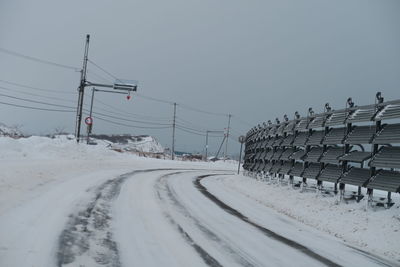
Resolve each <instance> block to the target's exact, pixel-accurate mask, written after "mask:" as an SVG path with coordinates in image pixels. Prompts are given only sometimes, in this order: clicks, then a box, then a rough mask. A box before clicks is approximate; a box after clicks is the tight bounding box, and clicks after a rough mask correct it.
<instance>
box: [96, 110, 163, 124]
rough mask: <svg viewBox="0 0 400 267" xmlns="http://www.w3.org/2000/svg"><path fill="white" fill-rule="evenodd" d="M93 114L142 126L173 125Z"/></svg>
mask: <svg viewBox="0 0 400 267" xmlns="http://www.w3.org/2000/svg"><path fill="white" fill-rule="evenodd" d="M93 113H94V114H98V115H101V116H105V117H108V118H112V119H116V120H122V121H129V122H135V123H141V124H149V125H163V126H167V125H169V126H170V125H171V124H170V123H156V122H147V121H137V120H131V119H125V118H120V117H116V116H112V115H107V114H104V113H100V112H93Z"/></svg>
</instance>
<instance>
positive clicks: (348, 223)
mask: <svg viewBox="0 0 400 267" xmlns="http://www.w3.org/2000/svg"><path fill="white" fill-rule="evenodd" d="M204 184H205V186H206V187H207V189H208V190H210V191H211V192H215V193H216V194H217V193H218V192H221V188H224V190H228V191H230V192H231V193H232V194H233V193H240V194H241V195H243V196H245V197H246V198H250V199H252V200H253V201H255V202H257V203H260V204H262V205H263V206H265V207H268V208H271V209H274V210H276V211H277V212H278V213H280V214H285V215H286V216H288V217H290V218H292V219H294V220H296V221H299V222H302V223H304V224H305V225H308V226H311V227H312V228H314V229H318V230H320V231H323V232H326V233H329V234H331V235H332V236H335V237H338V238H340V239H342V240H343V241H345V242H346V243H347V244H348V245H350V246H355V247H358V248H360V249H362V250H365V251H369V252H371V253H374V254H377V255H381V256H382V257H384V258H390V259H393V260H396V261H398V262H399V261H400V242H399V240H400V197H399V196H398V195H396V196H394V201H395V202H396V204H395V205H394V206H393V207H392V208H390V209H384V208H377V209H375V210H374V209H372V208H370V209H368V210H367V211H366V210H365V207H366V205H365V202H364V201H361V202H360V203H356V202H355V201H354V202H349V203H348V204H346V203H339V204H337V198H335V197H332V196H323V195H318V194H316V193H315V192H303V193H300V192H299V190H294V189H292V188H290V187H288V186H280V185H277V184H268V183H266V182H262V181H258V180H255V179H253V178H250V177H245V176H242V175H237V176H219V177H216V178H214V179H207V180H206V181H204ZM220 197H223V196H220ZM222 200H223V201H226V202H227V203H229V199H222Z"/></svg>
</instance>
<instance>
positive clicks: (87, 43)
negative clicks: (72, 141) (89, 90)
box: [75, 34, 90, 143]
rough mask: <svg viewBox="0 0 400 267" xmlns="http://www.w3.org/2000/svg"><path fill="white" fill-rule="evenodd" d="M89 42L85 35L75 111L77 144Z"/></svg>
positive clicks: (87, 36)
mask: <svg viewBox="0 0 400 267" xmlns="http://www.w3.org/2000/svg"><path fill="white" fill-rule="evenodd" d="M89 40H90V35H89V34H87V35H86V44H85V53H84V56H83V66H82V70H81V81H80V83H79V97H78V108H77V111H76V125H75V136H76V141H77V142H78V143H79V139H80V136H81V122H82V108H83V96H84V91H85V86H86V70H87V61H88V53H89Z"/></svg>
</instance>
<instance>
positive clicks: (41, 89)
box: [0, 79, 76, 94]
mask: <svg viewBox="0 0 400 267" xmlns="http://www.w3.org/2000/svg"><path fill="white" fill-rule="evenodd" d="M0 82H2V83H6V84H10V85H15V86H18V87H23V88H28V89H32V90H37V91H43V92H50V93H57V94H76V93H75V92H70V91H68V92H64V91H57V90H51V89H44V88H40V87H33V86H29V85H26V84H20V83H16V82H11V81H7V80H2V79H0Z"/></svg>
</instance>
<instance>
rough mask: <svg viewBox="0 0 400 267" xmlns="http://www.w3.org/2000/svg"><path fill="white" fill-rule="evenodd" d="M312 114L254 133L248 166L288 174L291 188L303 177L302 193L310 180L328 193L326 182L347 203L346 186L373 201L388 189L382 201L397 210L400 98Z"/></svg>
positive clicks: (252, 169) (256, 171) (270, 174)
mask: <svg viewBox="0 0 400 267" xmlns="http://www.w3.org/2000/svg"><path fill="white" fill-rule="evenodd" d="M308 111H309V112H308V115H307V116H305V117H300V116H299V114H298V112H296V114H295V117H294V119H293V120H290V121H288V120H285V121H284V122H282V123H278V122H279V120H276V121H277V123H276V124H274V125H272V124H269V125H267V124H264V126H263V127H261V126H260V125H259V126H258V127H253V128H252V129H250V130H249V131H248V133H247V135H246V143H245V145H246V146H245V156H244V159H245V161H244V165H243V168H244V169H245V170H246V171H248V172H249V173H251V174H255V175H261V176H268V177H278V178H279V180H280V181H283V180H284V179H285V177H286V175H288V176H289V179H288V181H287V182H288V183H290V184H293V181H294V176H296V177H300V178H302V181H301V182H300V183H299V185H300V186H301V188H302V189H304V188H307V179H313V180H316V185H317V186H316V187H315V188H314V189H316V190H318V191H321V190H325V189H324V187H323V182H329V183H333V184H334V187H333V192H334V193H335V194H337V193H338V192H339V191H340V196H341V199H342V198H343V197H344V193H345V185H346V184H350V185H356V186H358V192H354V193H353V194H352V196H353V197H355V198H356V199H357V201H359V200H361V199H362V198H363V197H364V196H363V195H362V193H361V192H362V191H361V189H362V188H366V189H367V195H368V201H369V203H374V202H376V199H375V198H373V190H374V189H376V190H383V191H387V198H386V199H385V200H384V202H383V201H378V202H379V203H383V204H384V205H385V207H390V206H392V205H393V202H392V198H391V193H400V123H398V121H399V119H400V100H394V101H387V102H384V100H383V97H382V95H381V93H379V92H378V93H377V94H376V100H375V104H371V105H365V106H355V105H354V103H353V101H352V99H351V98H349V99H348V100H347V103H346V108H345V109H340V110H332V109H331V108H330V107H329V104H328V103H327V104H325V111H324V112H323V113H320V114H314V111H313V110H312V108H309V110H308ZM286 118H287V116H286ZM276 129H280V131H278V132H277V131H276ZM266 132H268V135H267V136H266V134H265V133H266ZM262 136H266V137H265V138H262ZM364 146H365V148H364ZM356 164H359V166H357V165H356ZM338 185H339V190H338Z"/></svg>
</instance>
